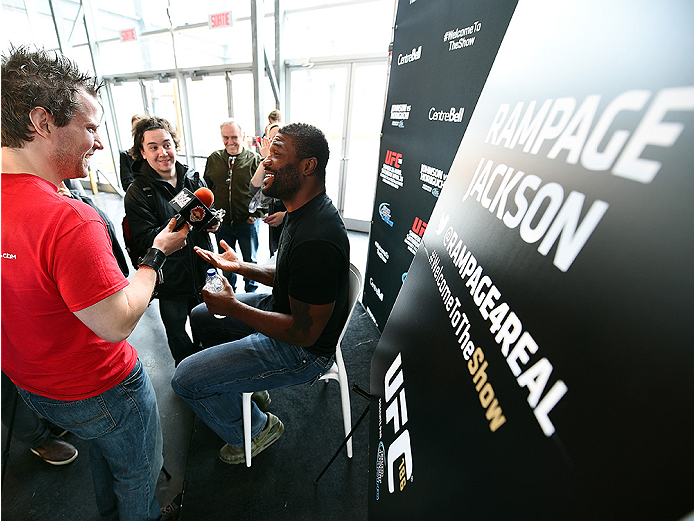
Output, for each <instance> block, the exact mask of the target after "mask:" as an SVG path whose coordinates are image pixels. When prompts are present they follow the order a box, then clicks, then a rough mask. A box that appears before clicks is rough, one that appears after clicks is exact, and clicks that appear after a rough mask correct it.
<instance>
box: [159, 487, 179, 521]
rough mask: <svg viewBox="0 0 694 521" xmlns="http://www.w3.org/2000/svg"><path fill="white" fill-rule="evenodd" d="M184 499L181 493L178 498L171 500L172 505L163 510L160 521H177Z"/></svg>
mask: <svg viewBox="0 0 694 521" xmlns="http://www.w3.org/2000/svg"><path fill="white" fill-rule="evenodd" d="M182 499H183V493H182V492H179V493H178V494H177V495H176V497H175V498H173V499H172V500H171V503H169V504H168V505H166V506H165V507H164V508H162V509H161V518H160V521H177V519H178V514H179V512H180V511H181V500H182Z"/></svg>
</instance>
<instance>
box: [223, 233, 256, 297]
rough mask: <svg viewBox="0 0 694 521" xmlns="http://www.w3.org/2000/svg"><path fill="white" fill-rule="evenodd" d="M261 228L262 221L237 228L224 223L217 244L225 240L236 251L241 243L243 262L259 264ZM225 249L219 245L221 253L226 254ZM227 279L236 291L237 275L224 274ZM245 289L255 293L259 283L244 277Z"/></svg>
mask: <svg viewBox="0 0 694 521" xmlns="http://www.w3.org/2000/svg"><path fill="white" fill-rule="evenodd" d="M259 228H260V221H255V222H254V223H252V224H251V223H247V222H246V223H242V224H238V225H236V226H231V225H229V224H226V223H222V225H221V226H220V227H219V230H217V243H218V244H219V241H221V240H222V239H224V240H225V241H226V243H227V244H228V245H229V246H230V247H231V248H232V249H234V250H235V249H236V243H237V242H238V243H239V248H240V249H241V255H242V257H243V260H245V261H246V262H252V263H254V264H255V263H257V262H258V230H259ZM224 251H225V250H224V248H222V245H221V244H219V252H220V253H224ZM224 275H225V276H226V278H227V279H229V284H231V287H232V288H234V291H236V273H226V272H225V273H224ZM243 280H244V284H245V286H244V289H245V290H246V293H253V292H254V291H255V290H257V289H258V283H257V282H256V281H254V280H251V279H247V278H245V277H244V279H243Z"/></svg>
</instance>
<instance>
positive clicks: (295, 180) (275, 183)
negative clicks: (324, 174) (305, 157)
mask: <svg viewBox="0 0 694 521" xmlns="http://www.w3.org/2000/svg"><path fill="white" fill-rule="evenodd" d="M276 173H277V174H280V175H279V177H278V176H277V175H276V174H273V178H272V184H270V186H268V187H265V188H263V194H265V195H266V196H268V197H274V198H275V199H281V200H282V201H291V200H292V198H293V197H294V196H295V195H296V194H297V192H298V191H299V190H300V189H301V182H300V181H299V173H298V171H297V169H296V167H295V166H294V165H291V166H285V167H283V168H280V169H278V170H277V172H276Z"/></svg>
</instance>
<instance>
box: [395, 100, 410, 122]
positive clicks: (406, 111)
mask: <svg viewBox="0 0 694 521" xmlns="http://www.w3.org/2000/svg"><path fill="white" fill-rule="evenodd" d="M411 110H412V105H408V104H407V103H399V104H397V105H391V106H390V119H400V120H403V119H410V111H411Z"/></svg>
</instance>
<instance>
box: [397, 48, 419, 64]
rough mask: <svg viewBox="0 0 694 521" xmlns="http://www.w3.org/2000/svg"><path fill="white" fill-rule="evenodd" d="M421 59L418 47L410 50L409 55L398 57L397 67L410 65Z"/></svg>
mask: <svg viewBox="0 0 694 521" xmlns="http://www.w3.org/2000/svg"><path fill="white" fill-rule="evenodd" d="M421 57H422V46H421V45H420V46H419V47H418V48H417V49H412V52H411V53H409V54H400V55H398V65H404V64H406V63H411V62H414V61H417V60H419V59H420V58H421Z"/></svg>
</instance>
